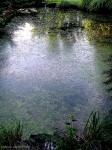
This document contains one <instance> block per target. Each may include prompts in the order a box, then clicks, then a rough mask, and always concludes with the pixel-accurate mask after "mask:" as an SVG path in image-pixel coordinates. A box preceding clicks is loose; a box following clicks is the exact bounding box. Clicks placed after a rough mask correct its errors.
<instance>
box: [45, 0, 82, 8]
mask: <svg viewBox="0 0 112 150" xmlns="http://www.w3.org/2000/svg"><path fill="white" fill-rule="evenodd" d="M45 2H47V3H50V4H52V3H56V6H57V7H67V6H68V7H70V6H77V7H79V6H80V5H81V0H45Z"/></svg>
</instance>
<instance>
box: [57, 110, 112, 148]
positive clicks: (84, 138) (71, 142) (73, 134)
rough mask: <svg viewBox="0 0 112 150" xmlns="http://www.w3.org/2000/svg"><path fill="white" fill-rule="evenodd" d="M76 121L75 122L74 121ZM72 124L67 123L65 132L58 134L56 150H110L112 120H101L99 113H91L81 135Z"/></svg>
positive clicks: (107, 117) (106, 118)
mask: <svg viewBox="0 0 112 150" xmlns="http://www.w3.org/2000/svg"><path fill="white" fill-rule="evenodd" d="M75 121H76V120H75ZM73 123H74V120H73V119H72V123H67V126H66V132H64V133H61V132H60V133H59V137H60V138H58V139H59V140H57V147H58V150H110V149H111V144H112V118H111V117H109V116H106V117H105V118H103V119H101V116H100V114H99V112H97V111H92V113H91V114H90V116H89V118H88V120H87V122H86V125H85V127H84V130H83V132H82V134H79V132H78V130H77V129H76V128H74V126H73Z"/></svg>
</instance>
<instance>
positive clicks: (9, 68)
mask: <svg viewBox="0 0 112 150" xmlns="http://www.w3.org/2000/svg"><path fill="white" fill-rule="evenodd" d="M111 21H112V17H111V16H101V15H89V14H82V13H81V12H78V11H75V10H66V11H63V10H58V9H43V8H42V9H39V10H38V12H37V14H36V15H35V16H31V15H25V16H18V17H16V18H13V19H12V21H11V22H10V23H9V24H8V25H7V26H6V31H7V33H4V34H2V35H0V121H1V122H4V121H5V122H6V121H8V120H11V119H18V120H22V121H23V122H24V123H26V124H27V125H26V127H25V129H27V133H25V134H26V135H29V134H30V133H33V132H34V133H35V132H44V131H47V132H50V131H52V127H54V126H62V122H65V121H66V120H68V118H69V115H70V113H73V114H75V117H76V118H77V119H78V118H80V119H79V122H80V124H81V126H82V125H83V120H85V119H86V118H87V116H88V114H89V113H90V112H91V111H92V110H93V109H97V110H99V111H100V112H101V113H102V114H105V113H108V112H110V111H111V107H112V105H111V104H112V103H111V99H112V98H111V96H112V94H111V87H112V86H111V82H109V83H107V84H106V83H104V82H106V81H108V80H109V77H107V76H108V73H109V71H111V68H112V60H111V61H109V58H111V56H112V23H111ZM106 71H108V72H106ZM109 89H110V90H109Z"/></svg>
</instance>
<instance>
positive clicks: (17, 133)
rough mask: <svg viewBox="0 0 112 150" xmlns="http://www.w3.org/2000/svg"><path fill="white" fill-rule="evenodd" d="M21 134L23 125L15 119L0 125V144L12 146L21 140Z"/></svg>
mask: <svg viewBox="0 0 112 150" xmlns="http://www.w3.org/2000/svg"><path fill="white" fill-rule="evenodd" d="M22 135H23V125H22V124H21V123H20V122H19V121H17V122H13V123H11V124H7V125H5V124H1V125H0V145H1V146H14V145H16V144H17V142H19V141H21V139H22Z"/></svg>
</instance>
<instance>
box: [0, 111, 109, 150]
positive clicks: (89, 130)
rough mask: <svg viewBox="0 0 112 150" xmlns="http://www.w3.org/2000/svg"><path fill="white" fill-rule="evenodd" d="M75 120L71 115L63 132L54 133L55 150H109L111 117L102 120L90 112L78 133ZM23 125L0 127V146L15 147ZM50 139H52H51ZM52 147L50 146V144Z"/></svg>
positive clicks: (14, 124)
mask: <svg viewBox="0 0 112 150" xmlns="http://www.w3.org/2000/svg"><path fill="white" fill-rule="evenodd" d="M76 121H77V120H76V119H75V118H74V116H73V115H71V121H70V122H68V123H66V130H65V132H62V131H59V129H58V130H57V131H56V133H55V136H56V137H55V138H54V140H53V141H52V140H51V143H52V142H54V143H56V147H57V149H56V150H110V149H111V145H112V117H110V116H105V117H104V118H103V119H102V117H101V115H100V114H99V112H97V111H92V112H91V114H90V116H89V118H88V120H87V121H86V124H85V127H84V129H83V131H82V133H80V132H79V131H78V130H77V129H76V127H75V122H76ZM22 134H23V125H22V124H21V123H20V122H16V123H13V124H10V125H7V126H3V125H0V145H1V148H2V146H11V147H13V146H17V145H18V142H20V141H21V140H22ZM51 139H52V138H51ZM51 145H52V144H51Z"/></svg>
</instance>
